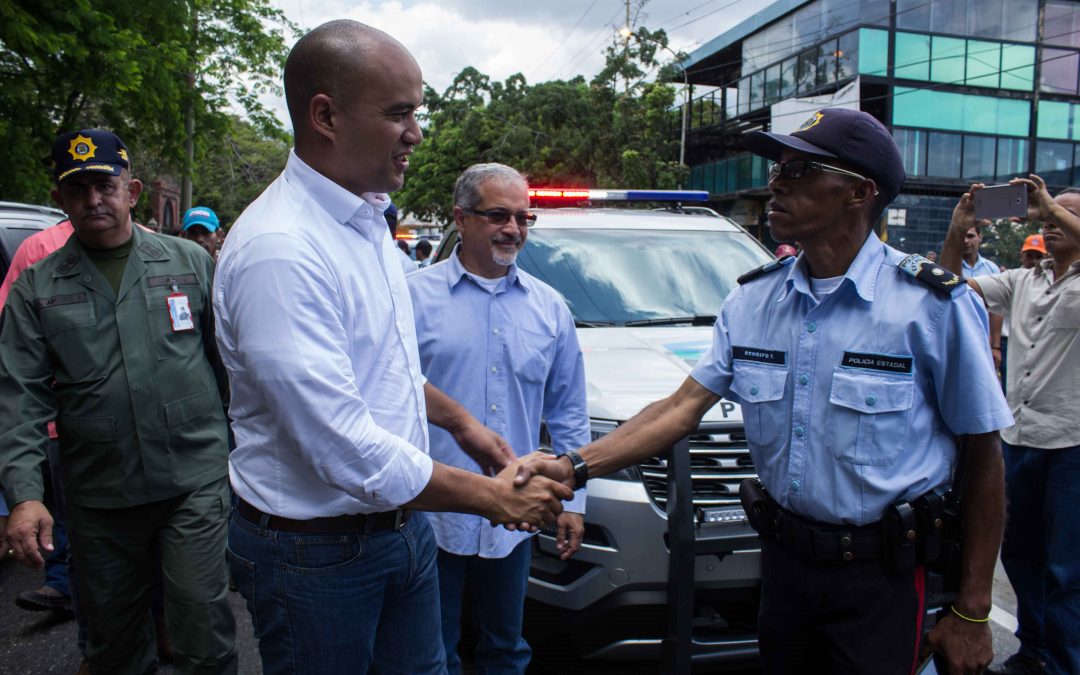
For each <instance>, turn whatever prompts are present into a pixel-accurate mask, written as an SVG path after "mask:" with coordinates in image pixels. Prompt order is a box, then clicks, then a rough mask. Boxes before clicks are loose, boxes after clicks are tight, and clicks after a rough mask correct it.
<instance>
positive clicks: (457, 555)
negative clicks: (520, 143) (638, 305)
mask: <svg viewBox="0 0 1080 675" xmlns="http://www.w3.org/2000/svg"><path fill="white" fill-rule="evenodd" d="M534 219H535V216H532V215H531V214H530V213H529V194H528V184H527V183H526V181H525V178H524V176H522V175H521V174H520V173H518V172H517V171H516V170H514V169H512V168H510V167H508V166H506V165H504V164H474V165H473V166H471V167H469V168H468V169H466V170H465V172H464V173H462V174H461V176H459V177H458V179H457V182H456V184H455V186H454V222H455V223H456V224H457V228H458V232H459V234H460V235H461V243H460V244H458V246H457V248H456V249H455V250H454V252H453V253H452V254H451V255H450V257H449V258H448V259H447V260H444V261H443V262H441V263H439V264H437V265H434V266H431V267H428V268H426V269H424V270H423V271H421V272H417V273H416V274H412V275H410V276H409V292H410V293H411V294H412V300H413V305H414V306H415V307H423V308H424V311H422V312H417V315H416V338H417V340H418V342H419V348H420V367H421V370H422V371H423V372H424V375H425V376H426V377H427V378H428V381H429V382H431V383H432V384H433V385H435V386H436V387H438V388H439V389H442V390H443V391H445V392H446V393H447V394H449V395H450V396H451V397H452V398H454V399H455V400H457V401H459V402H460V403H461V404H462V405H463V406H465V408H466V409H467V410H468V411H469V412H470V413H472V414H473V415H475V416H476V417H477V418H479V419H482V420H483V421H484V423H485V424H486V425H487V426H488V427H489V428H491V429H493V430H495V431H496V432H498V433H499V434H500V435H502V436H503V437H505V438H506V439H508V440H509V442H510V446H511V447H512V448H517V449H519V451H522V450H524V451H528V450H529V449H532V448H536V447H539V445H540V424H541V419H543V421H544V423H545V424H546V425H547V430H548V433H549V435H550V437H551V447H552V448H553V449H554V450H555V452H556V453H559V452H565V451H566V450H572V449H574V448H578V447H580V446H582V445H584V444H585V443H588V441H589V415H588V412H587V410H586V407H585V363H584V360H583V358H582V356H581V348H580V347H579V346H578V341H577V333H576V331H575V329H574V319H573V317H572V316H571V314H570V310H569V309H568V308H567V306H566V302H565V301H564V300H563V299H562V296H560V295H559V294H558V292H556V291H555V290H554V289H553V288H551V287H550V286H548V285H547V284H545V283H544V282H542V281H540V280H539V279H536V278H534V277H533V276H531V275H529V274H528V273H526V272H525V271H524V270H521V269H519V268H518V267H517V265H516V264H515V260H516V258H517V254H518V252H519V251H520V250H521V248H522V247H523V246H524V245H525V240H526V239H527V237H528V227H529V225H531V224H532V220H534ZM422 243H427V242H426V241H425V240H420V242H419V243H418V244H417V248H418V249H419V244H422ZM428 246H429V248H430V244H428ZM430 433H431V456H432V457H433V458H434V459H436V460H437V461H440V462H443V463H445V464H448V465H450V466H456V467H459V468H462V469H465V470H467V471H472V472H474V473H484V472H490V473H495V472H497V471H499V470H500V469H502V468H503V467H502V466H481V465H479V464H477V463H476V462H475V461H474V460H473V459H472V458H471V457H469V456H468V455H467V454H466V453H464V452H463V451H462V450H461V448H459V447H458V445H457V443H455V442H454V439H453V437H451V436H450V434H448V433H446V432H445V431H442V430H441V429H438V428H435V427H432V428H431V429H430ZM584 511H585V494H584V491H580V492H578V493H576V494H575V496H574V500H573V501H572V502H570V503H569V504H567V506H566V510H565V511H563V513H562V515H560V516H559V518H558V520H557V522H556V541H557V546H558V548H559V550H560V551H561V557H562V558H563V560H566V559H568V558H569V557H570V556H571V555H573V554H574V553H575V552H576V551H577V550H578V548H579V547H580V546H581V537H582V534H583V533H584V531H585V523H584V518H583V516H582V513H584ZM429 519H430V520H431V524H432V527H433V528H434V530H435V541H436V542H437V543H438V545H439V554H438V556H439V595H440V598H439V601H440V605H441V607H442V637H443V643H444V645H445V648H446V658H447V664H448V669H449V671H450V673H451V675H457V674H458V673H460V672H461V659H460V657H459V656H458V654H457V647H458V640H459V638H460V635H461V620H462V610H463V609H465V610H466V616H468V617H473V616H475V617H476V620H477V623H478V628H479V641H478V644H477V647H476V667H477V672H479V673H524V672H525V669H526V667H527V666H528V665H529V658H530V655H531V654H532V650H531V649H530V648H529V645H528V643H527V642H526V641H525V639H524V638H523V637H522V635H521V626H522V614H523V610H524V603H525V589H526V587H527V586H528V581H529V562H530V559H531V557H532V556H531V552H530V548H529V547H530V545H531V544H530V542H529V541H528V535H527V534H526V533H521V532H508V531H506V530H503V529H495V528H492V527H490V526H488V524H487V523H486V522H484V520H483V518H481V517H479V516H475V515H469V514H460V513H436V514H431V515H430V516H429ZM466 586H468V587H469V588H470V589H471V592H470V594H469V596H468V597H469V600H470V602H469V603H465V602H464V599H465V588H466Z"/></svg>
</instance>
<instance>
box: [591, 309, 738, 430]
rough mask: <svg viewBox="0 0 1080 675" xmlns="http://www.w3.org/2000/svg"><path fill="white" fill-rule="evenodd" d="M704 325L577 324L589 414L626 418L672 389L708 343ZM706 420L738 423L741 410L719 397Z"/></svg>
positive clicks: (623, 419) (688, 372)
mask: <svg viewBox="0 0 1080 675" xmlns="http://www.w3.org/2000/svg"><path fill="white" fill-rule="evenodd" d="M712 333H713V329H712V328H711V327H707V326H642V327H630V328H623V327H612V328H579V329H578V340H579V341H580V342H581V351H582V353H583V354H584V356H585V388H586V390H587V393H588V406H589V416H590V417H593V418H598V419H608V420H617V421H625V420H627V419H629V418H631V417H633V416H634V415H635V414H637V413H638V412H639V411H640V410H641V409H642V408H644V407H645V406H646V405H648V404H649V403H652V402H653V401H657V400H660V399H662V398H664V397H666V396H668V395H669V394H671V393H673V392H674V391H675V390H676V389H678V388H679V385H681V384H682V383H683V380H685V379H686V376H687V375H689V374H690V371H691V370H692V369H693V367H694V365H695V364H696V363H697V362H698V359H700V358H701V357H702V356H703V355H704V353H705V351H706V350H707V349H708V348H709V346H710V345H711V344H712ZM703 421H706V422H727V423H734V424H741V423H742V410H741V409H740V408H739V406H738V405H736V404H734V403H731V402H730V401H726V400H723V401H720V402H719V403H718V404H716V405H715V406H713V407H712V409H711V410H709V412H708V413H706V414H705V417H704V420H703Z"/></svg>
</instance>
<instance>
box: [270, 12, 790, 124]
mask: <svg viewBox="0 0 1080 675" xmlns="http://www.w3.org/2000/svg"><path fill="white" fill-rule="evenodd" d="M272 2H273V4H275V5H277V6H278V7H280V8H281V9H282V10H284V11H285V14H286V15H288V17H289V18H290V19H292V20H293V21H294V22H296V24H297V25H299V26H300V27H301V28H302V29H304V30H305V31H306V30H310V29H312V28H314V27H315V26H318V25H319V24H321V23H323V22H324V21H328V20H330V19H342V18H347V19H355V20H357V21H362V22H364V23H366V24H370V25H372V26H375V27H376V28H379V29H381V30H384V31H386V32H387V33H389V34H391V35H393V36H394V37H395V38H397V39H398V40H400V41H401V42H402V44H404V45H405V46H406V47H407V48H408V49H409V51H411V52H412V53H413V55H414V56H415V57H416V60H417V62H419V64H420V68H421V69H422V70H423V72H424V80H425V81H426V82H427V83H428V84H430V85H431V86H432V87H434V88H435V89H436V90H437V91H440V92H441V91H443V90H445V89H446V87H447V86H449V84H450V82H451V81H452V80H453V78H454V76H455V75H457V74H458V73H459V72H461V70H462V69H464V68H465V67H466V66H473V67H475V68H476V69H477V70H479V71H480V72H481V73H484V74H485V75H488V76H490V77H491V78H492V79H495V80H504V79H506V78H507V77H508V76H510V75H512V74H514V73H518V72H520V73H522V74H524V75H525V79H526V80H527V81H528V82H530V83H536V82H544V81H547V80H559V79H569V78H572V77H573V76H575V75H578V74H581V75H585V76H586V78H588V77H590V76H592V75H594V74H596V73H597V72H598V71H599V70H600V68H601V67H602V66H603V64H604V56H603V50H604V47H605V46H606V45H607V44H609V43H610V41H611V37H612V35H613V33H614V31H615V30H617V29H618V28H619V27H621V26H623V25H625V23H626V4H625V2H624V0H437V1H436V0H400V1H390V2H385V1H381V2H373V1H371V0H272ZM771 2H772V0H650V1H649V2H647V3H645V6H644V8H642V9H641V10H640V12H639V13H638V16H637V23H636V24H635V25H638V26H645V27H647V28H649V29H650V30H656V29H657V28H663V29H664V30H666V31H667V33H668V36H669V38H670V41H671V46H672V48H673V49H675V50H676V51H678V50H682V51H685V52H687V53H690V52H692V51H693V50H694V49H695V48H697V47H698V46H700V45H702V44H703V43H705V42H707V41H709V40H711V39H712V38H714V37H716V36H717V35H720V34H721V33H723V32H724V31H725V30H727V29H728V28H730V27H732V26H734V25H735V24H736V23H738V22H739V21H742V20H743V19H745V18H746V17H748V16H750V15H752V14H753V13H754V12H756V11H759V10H760V9H761V8H763V7H765V6H767V5H769V4H770V3H771ZM630 4H631V6H632V9H633V7H635V6H637V5H639V4H640V2H639V0H631V3H630ZM632 20H633V17H632ZM279 110H280V112H279V114H280V116H281V117H282V119H283V120H287V116H286V115H285V114H284V106H281V107H280V108H279Z"/></svg>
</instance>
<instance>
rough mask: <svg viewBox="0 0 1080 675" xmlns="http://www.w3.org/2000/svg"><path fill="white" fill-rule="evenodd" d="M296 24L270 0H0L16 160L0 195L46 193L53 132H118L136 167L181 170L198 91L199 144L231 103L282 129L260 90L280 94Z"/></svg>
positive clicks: (5, 133)
mask: <svg viewBox="0 0 1080 675" xmlns="http://www.w3.org/2000/svg"><path fill="white" fill-rule="evenodd" d="M291 30H294V28H293V26H292V25H291V24H290V23H289V22H288V20H287V19H286V18H285V17H284V15H283V14H282V13H281V11H280V10H278V9H275V8H274V7H272V6H271V4H270V1H269V0H158V1H156V2H145V1H139V0H63V1H62V2H61V1H60V0H36V1H35V2H34V3H26V2H19V1H15V0H0V143H2V144H3V147H4V148H5V149H6V150H7V155H8V162H9V166H10V167H15V168H16V170H9V171H4V172H2V173H0V198H3V199H11V200H17V201H29V202H43V201H45V200H47V198H48V197H47V195H48V191H49V188H50V181H49V175H48V173H47V172H46V171H44V170H43V169H42V165H43V162H44V160H45V159H46V158H47V156H48V153H49V149H50V147H51V145H52V140H53V138H54V137H55V135H56V134H57V133H58V132H60V131H65V130H70V129H76V128H80V127H89V126H104V127H108V128H111V129H113V130H114V131H116V132H117V133H118V134H119V135H120V136H121V137H122V138H123V139H124V140H125V142H126V143H127V144H128V145H129V146H130V148H131V151H132V159H133V160H134V162H135V168H136V172H138V171H139V166H140V165H139V161H140V157H142V156H144V155H149V154H153V155H156V156H159V157H160V158H161V159H163V160H164V161H165V162H166V163H167V164H169V165H171V166H175V167H179V166H182V158H183V144H184V120H183V110H184V104H185V103H186V102H187V101H189V100H191V99H192V98H194V101H195V111H196V125H195V128H196V130H197V134H198V135H197V139H196V140H197V144H198V145H205V144H206V143H207V141H208V140H209V139H211V138H214V137H215V136H218V137H220V136H221V135H222V134H223V133H226V132H227V130H228V129H229V127H230V121H229V116H228V111H229V109H230V106H233V105H236V106H238V107H239V108H240V109H243V110H244V111H245V112H246V114H247V115H248V117H249V119H251V120H252V121H253V122H254V123H255V124H257V125H258V126H260V127H261V128H262V130H263V131H264V133H274V134H279V135H280V134H282V133H283V132H282V130H281V128H280V124H279V123H278V122H277V120H276V119H275V118H274V117H273V115H271V114H270V113H269V112H268V111H267V110H266V109H265V108H264V106H262V105H261V104H260V102H259V100H258V98H259V96H261V95H262V94H263V93H266V92H272V91H277V88H278V86H279V85H278V84H277V83H278V82H279V81H280V74H281V67H282V64H283V62H284V58H285V56H286V54H287V49H286V42H285V33H286V31H291ZM192 75H193V76H194V79H193V81H192V80H189V78H190V76H192Z"/></svg>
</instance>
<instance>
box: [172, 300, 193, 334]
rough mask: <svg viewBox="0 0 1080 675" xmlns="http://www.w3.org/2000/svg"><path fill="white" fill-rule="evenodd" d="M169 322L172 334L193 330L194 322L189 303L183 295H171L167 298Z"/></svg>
mask: <svg viewBox="0 0 1080 675" xmlns="http://www.w3.org/2000/svg"><path fill="white" fill-rule="evenodd" d="M168 302H169V321H170V322H171V323H172V329H173V332H174V333H179V332H181V331H185V330H195V321H194V320H193V319H192V318H191V303H190V302H188V296H186V295H184V294H183V293H171V294H170V295H169V297H168Z"/></svg>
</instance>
